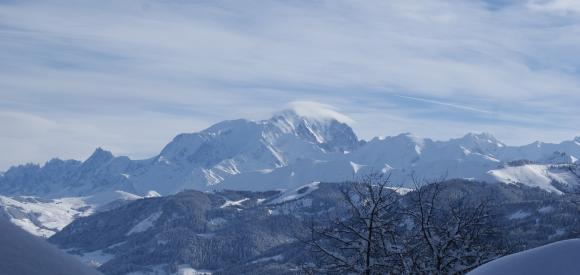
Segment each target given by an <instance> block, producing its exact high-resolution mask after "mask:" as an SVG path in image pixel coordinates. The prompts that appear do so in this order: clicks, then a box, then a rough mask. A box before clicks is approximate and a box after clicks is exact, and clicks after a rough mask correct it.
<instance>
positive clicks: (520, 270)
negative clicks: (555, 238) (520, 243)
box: [468, 239, 580, 275]
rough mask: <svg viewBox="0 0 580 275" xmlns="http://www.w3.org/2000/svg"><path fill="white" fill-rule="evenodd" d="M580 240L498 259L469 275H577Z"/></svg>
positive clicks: (567, 241)
mask: <svg viewBox="0 0 580 275" xmlns="http://www.w3.org/2000/svg"><path fill="white" fill-rule="evenodd" d="M578 251H580V240H579V239H572V240H565V241H560V242H555V243H552V244H549V245H545V246H542V247H538V248H534V249H530V250H527V251H523V252H519V253H516V254H512V255H508V256H505V257H502V258H499V259H497V260H495V261H492V262H490V263H487V264H484V265H482V266H480V267H478V268H476V269H475V270H473V271H472V272H470V273H468V274H469V275H512V274H526V275H545V274H550V275H571V274H578V271H579V270H580V261H578Z"/></svg>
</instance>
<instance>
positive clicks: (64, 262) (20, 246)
mask: <svg viewBox="0 0 580 275" xmlns="http://www.w3.org/2000/svg"><path fill="white" fill-rule="evenodd" d="M0 232H2V234H0V244H2V245H0V259H1V260H0V274H7V275H8V274H27V275H56V274H77V275H98V274H101V273H99V272H97V271H96V270H93V269H92V268H89V267H87V266H85V265H83V264H81V263H80V262H78V261H77V260H75V259H74V258H73V257H71V256H69V255H67V254H65V253H64V252H62V251H60V250H58V249H56V248H55V247H53V246H52V245H50V244H48V243H46V242H45V241H43V240H41V239H40V238H37V237H35V236H33V235H30V234H28V233H26V232H24V231H23V230H22V229H19V228H17V227H16V226H14V225H12V224H10V223H8V222H7V221H4V220H1V219H0Z"/></svg>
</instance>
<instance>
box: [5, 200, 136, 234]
mask: <svg viewBox="0 0 580 275" xmlns="http://www.w3.org/2000/svg"><path fill="white" fill-rule="evenodd" d="M139 198H141V197H139V196H136V195H133V194H129V193H126V192H122V191H114V192H103V193H98V194H95V195H92V196H87V197H67V198H59V199H42V198H35V197H5V196H0V219H1V218H5V219H7V220H9V221H10V222H12V223H14V224H16V225H17V226H19V227H21V228H23V229H24V230H26V231H28V232H29V233H31V234H33V235H36V236H40V237H43V238H48V237H50V236H52V235H53V234H54V233H56V232H58V231H60V230H61V229H62V228H64V227H65V226H66V225H68V224H69V223H71V222H72V221H73V220H74V219H75V218H78V217H84V216H88V215H91V214H93V213H95V212H97V211H100V210H107V209H108V208H110V207H113V205H119V204H122V203H124V202H127V201H131V200H135V199H139Z"/></svg>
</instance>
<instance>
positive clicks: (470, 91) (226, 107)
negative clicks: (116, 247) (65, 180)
mask: <svg viewBox="0 0 580 275" xmlns="http://www.w3.org/2000/svg"><path fill="white" fill-rule="evenodd" d="M492 2H494V3H495V2H502V3H505V4H502V5H499V4H494V5H493V7H494V8H489V7H490V4H489V3H492ZM508 3H509V4H508ZM575 3H576V1H565V0H553V1H541V2H540V1H521V0H520V1H513V2H510V1H495V0H488V1H442V0H419V1H406V0H395V1H350V0H342V1H268V2H264V1H244V2H239V1H213V2H208V1H202V2H198V1H172V0H170V1H154V0H131V1H113V0H103V1H75V2H70V1H59V0H55V1H34V0H33V1H6V2H0V60H1V61H2V62H1V65H0V93H1V98H0V111H1V112H3V113H4V114H6V113H11V114H15V113H18V114H20V115H23V116H32V117H36V118H40V119H41V121H45V120H46V121H50V125H52V126H50V127H49V128H42V129H44V130H43V133H42V137H43V141H42V142H41V141H40V140H39V138H35V135H36V134H34V135H33V134H29V135H26V133H27V132H28V133H30V131H33V129H34V127H36V126H37V125H38V121H37V120H35V119H22V120H19V121H21V123H20V126H19V128H17V129H13V130H11V131H13V132H18V133H21V135H25V136H27V137H28V138H24V139H18V140H17V139H12V138H10V135H13V133H10V134H9V133H6V132H5V131H2V132H1V133H0V139H2V141H3V142H2V143H1V144H0V150H2V151H4V152H6V151H7V150H12V149H11V148H25V147H26V146H27V144H26V143H29V144H45V145H43V146H40V147H38V148H37V149H35V150H25V149H21V150H20V152H21V153H20V154H17V151H11V152H13V153H11V154H5V155H4V157H1V158H0V169H2V168H3V167H7V166H8V165H9V164H13V163H17V162H23V161H44V160H46V159H48V158H50V157H51V156H53V155H54V154H55V152H56V151H57V150H51V149H48V148H49V147H50V146H53V147H56V146H54V145H55V144H59V143H67V144H77V145H75V146H70V147H69V148H64V149H62V150H60V149H59V150H58V151H59V152H62V153H60V154H59V156H62V157H75V158H84V157H86V154H88V152H89V151H90V150H92V147H94V146H97V145H100V146H104V147H108V148H112V149H113V150H114V151H115V152H117V153H127V154H129V155H132V156H135V157H142V156H146V155H148V154H149V155H150V154H153V152H155V151H157V150H158V149H159V148H160V147H161V146H162V145H163V144H164V143H165V142H167V140H168V139H169V138H170V137H171V136H172V135H174V134H176V133H178V132H186V131H187V132H191V131H195V130H199V129H200V128H202V127H205V126H207V125H210V124H211V123H213V122H217V121H219V120H223V119H231V118H238V117H245V118H250V119H261V118H265V117H268V116H269V115H270V114H271V113H272V112H274V111H276V110H279V109H282V108H285V107H286V106H287V104H288V102H294V101H310V102H312V101H316V102H322V103H324V104H327V105H331V106H335V107H336V108H334V110H341V111H343V112H345V113H346V115H348V117H351V118H352V119H354V120H356V121H357V123H356V125H354V127H355V129H356V130H357V131H358V132H360V133H362V134H361V135H362V136H363V137H365V138H368V137H370V136H373V135H384V134H396V132H395V131H405V132H408V131H410V132H415V133H418V134H421V135H425V136H434V137H437V138H446V137H450V136H454V135H456V134H457V133H458V132H466V131H473V130H476V131H477V130H479V129H481V130H485V131H489V132H492V133H493V132H496V133H498V135H499V138H502V139H504V140H506V141H507V142H512V143H524V142H527V141H531V140H535V139H547V140H551V141H554V140H558V139H564V138H568V137H572V136H574V135H579V134H580V129H579V128H580V127H579V126H578V124H577V121H579V119H580V115H579V114H578V112H577V111H576V110H577V106H580V77H579V76H578V72H579V71H580V56H579V55H577V49H578V47H579V46H580V18H578V17H577V16H574V15H573V14H574V11H575V10H576V8H575V7H576V4H575ZM576 15H577V14H576ZM393 95H399V98H398V99H399V100H396V97H393ZM401 99H404V100H401ZM412 102H415V103H416V102H422V103H425V104H427V105H432V107H433V108H435V107H436V106H438V107H440V108H438V109H437V114H438V115H437V116H435V115H433V110H429V107H425V108H415V107H416V106H413V104H412ZM441 107H444V108H441ZM330 109H331V110H332V108H330ZM457 112H461V115H458V114H457ZM5 117H6V116H5ZM0 121H1V123H2V125H0V126H2V127H4V125H5V124H7V123H9V122H10V119H8V120H0ZM367 121H369V122H367ZM387 122H388V123H387ZM377 124H381V125H380V127H377ZM425 124H428V125H434V124H437V125H440V127H438V128H437V129H433V128H432V127H424V125H425ZM494 125H495V126H494ZM506 125H509V128H510V129H511V131H504V129H505V128H507V127H508V126H506ZM43 127H45V126H43ZM502 127H503V128H502ZM430 131H431V132H430ZM518 131H519V133H524V132H525V133H526V134H525V135H515V134H513V133H514V132H518ZM105 133H106V134H105ZM16 144H19V145H18V146H16ZM132 144H138V145H132ZM35 146H36V145H35ZM15 156H18V157H15Z"/></svg>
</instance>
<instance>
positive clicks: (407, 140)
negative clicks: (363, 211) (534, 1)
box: [0, 110, 580, 198]
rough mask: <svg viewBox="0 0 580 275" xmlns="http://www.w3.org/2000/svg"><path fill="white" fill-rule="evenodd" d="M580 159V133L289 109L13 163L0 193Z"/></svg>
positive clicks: (171, 188) (278, 183)
mask: <svg viewBox="0 0 580 275" xmlns="http://www.w3.org/2000/svg"><path fill="white" fill-rule="evenodd" d="M578 158H580V138H576V139H574V140H572V141H564V142H562V143H560V144H549V143H541V142H536V143H533V144H530V145H525V146H508V145H506V144H504V143H502V142H500V141H498V140H497V139H496V138H494V137H493V136H492V135H490V134H487V133H483V134H467V135H465V136H464V137H461V138H457V139H451V140H448V141H434V140H431V139H424V138H419V137H416V136H413V135H411V134H401V135H398V136H394V137H386V138H374V139H372V140H370V141H363V140H359V139H358V137H357V136H356V134H355V133H354V131H353V130H352V129H351V128H350V127H349V126H348V125H347V124H345V123H344V122H340V121H338V120H337V119H335V118H333V117H331V116H328V117H324V116H306V115H304V114H301V113H299V112H296V111H293V110H286V111H282V112H279V113H277V114H275V115H274V116H273V117H271V118H270V119H267V120H263V121H249V120H244V119H239V120H230V121H224V122H220V123H218V124H215V125H213V126H211V127H209V128H207V129H205V130H203V131H200V132H197V133H187V134H180V135H178V136H176V137H175V138H174V139H173V140H172V141H171V142H170V143H169V144H167V145H166V146H165V147H164V148H163V149H162V150H161V152H160V153H159V154H158V155H157V156H154V157H152V158H150V159H145V160H131V159H129V158H128V157H123V156H121V157H115V156H113V155H112V154H111V153H110V152H107V151H105V150H103V149H101V148H98V149H97V150H96V151H95V152H94V153H93V154H92V155H91V156H90V157H89V158H88V159H87V160H85V161H83V162H80V161H75V160H67V161H63V160H59V159H53V160H51V161H49V162H47V163H46V164H45V165H44V166H39V165H34V164H27V165H22V166H17V167H13V168H11V169H9V170H8V171H6V172H5V173H4V174H2V175H1V176H0V194H2V195H8V196H21V195H26V196H40V197H44V198H62V197H78V196H89V195H93V194H96V193H99V192H105V191H115V190H121V191H124V192H129V193H132V194H136V195H139V196H144V195H146V194H147V193H148V192H149V191H151V190H154V191H156V192H159V193H160V194H162V195H168V194H174V193H176V192H179V191H181V190H184V189H192V188H193V189H198V190H213V189H222V188H230V189H239V190H273V189H289V188H293V187H296V186H300V185H303V184H305V183H308V182H313V181H333V182H336V181H343V180H348V179H352V178H353V177H354V176H357V175H362V174H365V173H369V172H385V173H391V174H392V179H393V180H394V182H395V183H396V184H398V185H403V186H408V185H410V184H411V183H412V180H411V178H412V177H416V178H426V179H434V178H441V177H446V178H467V179H477V180H486V181H504V182H509V183H514V182H520V183H529V184H531V185H538V184H536V183H534V182H529V181H531V180H535V179H534V178H533V177H528V176H520V175H523V174H522V173H521V171H517V170H518V169H506V167H508V166H513V165H512V164H513V163H514V162H518V161H520V162H521V161H524V162H525V164H524V165H531V164H532V163H534V165H544V166H543V168H542V169H544V170H550V169H551V168H550V167H551V166H553V165H560V164H573V163H576V162H577V161H578ZM536 168H537V167H536ZM534 169H535V168H534ZM538 169H539V168H538ZM519 170H521V169H519ZM490 171H501V173H500V172H490ZM548 178H550V177H548ZM560 178H566V177H560ZM550 179H553V178H550ZM560 182H561V183H564V184H566V183H569V181H568V180H562V181H560ZM548 185H550V184H548ZM538 186H546V185H545V184H541V185H538ZM550 186H551V185H550ZM546 188H547V189H550V187H546Z"/></svg>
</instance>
